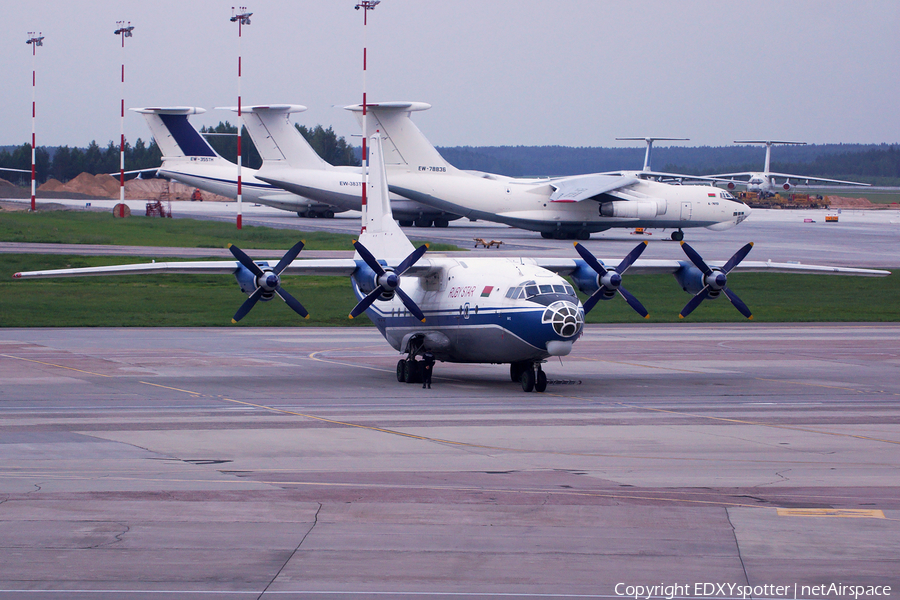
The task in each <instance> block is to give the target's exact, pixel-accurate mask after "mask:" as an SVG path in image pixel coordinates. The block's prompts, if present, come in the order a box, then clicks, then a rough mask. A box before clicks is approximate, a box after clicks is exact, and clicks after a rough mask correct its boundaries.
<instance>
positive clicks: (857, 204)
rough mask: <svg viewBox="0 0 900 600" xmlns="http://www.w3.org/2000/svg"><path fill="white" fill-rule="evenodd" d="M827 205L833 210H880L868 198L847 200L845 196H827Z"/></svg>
mask: <svg viewBox="0 0 900 600" xmlns="http://www.w3.org/2000/svg"><path fill="white" fill-rule="evenodd" d="M825 203H826V204H828V206H830V207H831V208H878V207H877V205H875V204H872V203H871V202H870V201H869V199H868V198H847V197H845V196H825Z"/></svg>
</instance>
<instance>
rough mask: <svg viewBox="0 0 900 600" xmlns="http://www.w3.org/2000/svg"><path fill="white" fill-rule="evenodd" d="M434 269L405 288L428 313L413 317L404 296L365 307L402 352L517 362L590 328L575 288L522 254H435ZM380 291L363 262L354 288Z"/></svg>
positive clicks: (565, 346) (557, 352) (564, 347)
mask: <svg viewBox="0 0 900 600" xmlns="http://www.w3.org/2000/svg"><path fill="white" fill-rule="evenodd" d="M429 262H430V263H431V268H430V271H431V274H430V275H428V276H425V277H404V279H403V285H402V289H403V290H404V291H405V292H406V293H407V294H408V295H409V296H410V297H411V298H412V299H413V300H414V301H415V303H416V304H417V305H418V306H419V308H421V310H422V312H423V313H425V318H426V320H425V322H424V323H422V322H420V321H419V320H418V319H417V318H416V317H414V316H413V315H411V314H410V313H409V311H408V310H407V309H406V307H405V306H404V304H403V303H402V302H401V300H400V298H399V297H396V296H395V297H392V298H390V299H386V300H383V301H376V302H375V303H373V304H372V306H371V307H369V308H368V309H367V311H366V314H367V316H368V317H369V318H370V319H371V320H372V322H373V323H375V326H376V327H378V329H379V331H381V333H382V335H383V336H384V337H385V339H386V340H387V341H388V343H389V344H390V345H391V346H393V347H394V348H395V349H396V350H398V351H400V352H409V351H410V350H413V351H414V349H415V346H417V345H418V347H421V348H423V349H427V350H429V351H431V352H432V353H434V355H435V357H436V358H437V359H438V360H443V361H449V362H486V363H515V362H523V361H540V360H543V359H546V358H548V357H550V356H565V355H567V354H569V352H571V350H572V344H573V343H574V342H575V340H577V339H578V338H579V337H580V335H581V333H582V329H583V325H584V310H583V308H582V306H581V303H580V302H579V300H578V297H577V296H576V295H575V290H574V289H573V288H572V286H571V285H570V284H569V283H568V282H566V281H565V280H564V279H563V278H562V277H560V276H559V275H557V274H555V273H553V272H551V271H548V270H546V269H543V268H541V267H538V266H536V265H534V264H528V263H527V262H525V261H522V260H519V259H512V258H510V259H500V260H498V259H496V258H488V259H484V258H467V259H450V258H442V257H431V260H430V261H429ZM373 289H375V285H374V273H373V272H372V271H371V270H370V269H368V267H366V265H365V263H362V262H361V261H360V267H359V269H358V270H357V272H356V273H355V274H354V275H353V290H354V293H355V294H356V296H357V298H359V299H362V298H363V297H364V296H365V295H366V294H367V293H368V292H370V291H372V290H373Z"/></svg>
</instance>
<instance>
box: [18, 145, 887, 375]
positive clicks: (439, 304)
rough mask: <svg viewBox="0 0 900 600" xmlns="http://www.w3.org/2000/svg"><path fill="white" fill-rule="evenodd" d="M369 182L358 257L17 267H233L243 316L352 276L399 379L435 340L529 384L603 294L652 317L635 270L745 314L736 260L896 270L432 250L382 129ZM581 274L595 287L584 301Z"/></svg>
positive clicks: (462, 359)
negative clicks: (298, 286)
mask: <svg viewBox="0 0 900 600" xmlns="http://www.w3.org/2000/svg"><path fill="white" fill-rule="evenodd" d="M369 147H370V148H371V152H370V161H369V162H370V166H369V177H368V182H367V188H366V189H367V196H368V198H369V201H368V202H367V203H365V204H364V205H363V206H362V208H363V211H362V227H361V231H360V235H359V239H358V240H357V241H355V242H354V247H355V249H356V253H355V255H354V257H353V258H347V259H311V260H298V259H297V256H298V254H299V253H300V251H301V250H302V248H303V243H302V242H299V243H297V244H296V245H295V246H294V247H293V248H291V249H290V250H288V252H287V253H286V254H285V255H284V256H283V257H282V258H281V260H280V261H278V263H277V264H275V265H274V266H272V265H271V264H269V263H268V262H266V261H253V260H251V259H250V258H249V257H248V256H247V255H246V254H245V253H244V252H243V251H241V250H239V249H238V248H237V247H236V246H230V248H231V252H232V254H233V255H234V257H235V260H231V261H211V262H171V263H151V264H139V265H114V266H105V267H89V268H80V269H60V270H52V271H32V272H23V273H16V274H15V275H14V277H15V278H19V279H29V278H39V277H76V276H85V275H112V276H117V277H119V276H124V275H132V274H145V273H191V274H198V273H203V274H210V273H221V274H231V275H234V277H235V278H236V279H237V282H238V285H239V286H240V288H241V290H242V291H243V292H244V293H245V294H247V295H248V296H249V297H248V298H247V300H246V301H245V302H244V303H243V304H242V305H241V307H240V308H239V309H238V311H237V313H235V315H234V317H233V321H235V322H237V321H240V320H241V319H242V318H244V317H245V316H246V315H247V313H248V312H249V311H250V310H251V309H252V308H253V307H254V306H255V305H256V304H257V302H258V301H260V300H262V301H266V300H271V299H272V298H274V297H276V296H277V297H279V298H281V299H282V300H284V301H285V302H286V303H287V304H288V306H290V308H291V309H293V310H294V311H295V312H296V313H297V314H298V315H300V316H302V317H308V316H309V315H308V313H307V311H306V309H305V308H304V307H303V305H302V304H301V303H300V301H299V300H297V299H296V298H295V297H294V296H292V295H291V294H290V293H289V292H287V291H286V290H285V289H284V288H283V287H282V286H281V276H282V275H287V274H291V275H334V276H344V277H350V281H351V285H352V289H353V292H354V294H355V295H356V298H357V299H358V304H357V305H356V307H355V308H354V309H353V310H352V311H351V313H350V317H351V318H353V317H357V316H359V315H360V314H362V313H366V315H367V316H368V317H369V318H370V319H371V320H372V321H373V322H374V324H375V326H376V327H377V328H378V330H379V331H380V332H381V334H382V335H383V336H384V337H385V339H386V340H387V341H388V343H389V344H390V345H391V346H392V347H393V348H394V349H396V350H397V351H398V352H400V353H401V354H402V355H405V357H401V358H400V359H399V361H398V363H397V380H398V381H403V382H415V381H417V380H418V379H419V378H420V377H421V374H422V369H421V365H422V361H419V360H417V357H418V356H421V355H423V354H424V353H425V352H432V353H433V354H434V356H435V358H436V359H437V360H441V361H448V362H458V363H504V364H505V363H508V364H509V365H510V377H511V379H512V380H513V381H516V382H518V383H520V384H521V386H522V389H523V390H524V391H526V392H531V391H534V390H536V391H544V390H546V388H547V375H546V373H545V372H544V371H543V368H542V364H543V363H544V362H546V360H547V359H548V358H550V357H554V356H558V357H562V356H566V355H568V354H569V353H571V352H572V349H573V346H574V344H575V342H576V341H577V340H578V338H579V337H580V336H581V334H582V331H583V328H584V315H585V313H587V312H589V311H590V310H591V309H593V308H594V307H595V306H596V305H597V304H598V302H599V301H601V300H610V299H612V298H614V297H616V296H621V297H623V298H624V299H625V301H626V302H628V304H629V305H630V306H631V307H632V308H633V309H634V310H635V311H637V312H638V314H640V315H642V316H644V317H646V316H647V310H646V309H645V308H644V306H643V305H642V304H641V303H640V301H639V300H638V299H637V298H635V297H634V296H633V295H631V294H630V293H629V292H627V291H626V290H625V288H624V287H622V276H623V275H624V274H625V272H626V271H628V272H629V273H635V274H638V273H672V274H673V275H674V276H675V279H676V280H677V281H678V283H679V285H680V286H681V287H682V288H684V289H685V290H687V291H689V292H691V293H693V294H694V296H693V297H692V298H691V300H690V301H689V302H688V303H687V305H686V306H685V308H684V309H683V310H682V316H687V315H688V314H690V312H691V311H693V310H694V309H695V308H696V307H697V306H698V305H699V304H700V303H701V302H703V301H704V300H706V299H715V298H718V297H719V296H725V297H726V298H728V300H729V301H730V302H731V303H732V304H733V305H734V306H735V307H736V308H737V309H738V310H739V311H740V312H741V313H742V314H743V315H744V316H746V317H748V318H749V317H751V316H752V315H751V313H750V310H749V309H748V308H747V306H746V305H745V304H744V303H743V302H742V301H741V300H740V299H739V298H738V296H737V295H736V294H735V293H734V292H733V291H732V290H731V289H730V288H729V287H728V285H727V279H728V276H729V274H730V272H731V271H738V270H744V271H773V272H793V273H832V274H843V275H867V276H884V275H888V274H889V272H888V271H874V270H866V269H850V268H837V267H816V266H804V265H799V264H776V263H771V262H749V261H744V258H745V257H746V256H747V253H748V252H749V251H750V249H751V247H752V244H747V245H746V246H744V247H743V248H741V249H740V250H738V252H737V253H735V255H734V256H732V257H731V258H730V259H729V260H728V261H727V262H725V263H718V262H706V261H704V259H703V258H701V257H700V255H699V254H698V253H697V252H696V251H695V250H694V249H693V248H691V247H690V246H689V245H688V244H682V247H683V249H684V251H685V253H686V254H687V257H688V260H687V261H684V260H680V261H679V260H642V259H639V256H640V255H641V253H642V252H643V250H644V248H645V247H646V242H641V243H640V244H638V245H637V247H635V249H634V250H632V251H631V252H630V253H629V254H628V255H627V256H625V257H624V258H622V259H618V260H611V261H603V260H598V259H597V258H595V257H594V256H593V254H591V253H590V252H589V251H588V250H587V249H586V248H584V247H583V246H581V245H580V244H578V243H576V244H575V249H576V251H577V253H578V255H579V258H572V259H558V258H497V257H493V258H481V257H471V258H469V257H468V256H466V257H449V256H441V255H427V256H426V252H427V246H426V245H424V244H423V245H421V246H419V247H418V248H414V247H413V245H412V244H411V243H410V241H409V239H407V237H406V236H405V235H404V234H403V231H402V230H401V229H400V227H399V226H398V225H397V223H396V222H395V221H394V219H393V215H392V213H391V204H390V201H389V198H388V183H387V174H386V172H385V165H384V160H383V153H382V139H381V137H380V136H379V135H378V134H377V133H376V134H375V135H373V136H372V137H371V144H370V145H369ZM563 276H569V277H571V279H572V281H574V282H575V285H577V286H578V287H579V288H580V289H581V290H582V291H583V292H584V293H586V294H589V295H590V297H589V298H588V299H587V300H586V301H585V302H584V304H583V305H582V303H581V302H580V300H579V298H578V297H577V296H576V294H575V290H574V288H573V286H572V285H570V284H569V283H568V281H567V280H566V279H564V278H563Z"/></svg>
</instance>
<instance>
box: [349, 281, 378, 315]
mask: <svg viewBox="0 0 900 600" xmlns="http://www.w3.org/2000/svg"><path fill="white" fill-rule="evenodd" d="M382 292H384V288H383V287H381V286H380V285H379V286H378V287H377V288H375V289H374V290H372V291H371V292H370V293H369V295H368V296H366V297H365V298H363V299H362V300H360V301H359V304H357V305H356V306H354V307H353V310H351V311H350V318H351V319H353V318H355V317H358V316H359V315H361V314H362V313H364V312H365V310H366V309H367V308H369V307H370V306H372V303H373V302H375V299H376V298H378V296H380V295H381V293H382Z"/></svg>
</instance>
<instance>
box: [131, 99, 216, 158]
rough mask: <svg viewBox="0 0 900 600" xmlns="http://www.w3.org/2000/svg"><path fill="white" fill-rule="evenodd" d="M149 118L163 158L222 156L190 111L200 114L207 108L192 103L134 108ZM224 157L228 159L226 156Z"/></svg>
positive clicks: (148, 120)
mask: <svg viewBox="0 0 900 600" xmlns="http://www.w3.org/2000/svg"><path fill="white" fill-rule="evenodd" d="M131 110H133V111H135V112H138V113H141V114H142V115H144V118H145V119H146V120H147V125H148V126H149V127H150V133H151V134H152V135H153V139H155V140H156V144H157V145H158V146H159V149H160V151H161V152H162V155H163V159H170V158H187V157H191V156H205V157H210V158H220V159H221V157H220V156H219V155H218V154H216V151H215V150H213V148H212V146H210V145H209V142H207V141H206V140H205V139H204V138H203V136H202V135H200V132H199V131H197V129H196V128H195V127H194V126H193V125H191V123H190V121H188V116H189V115H199V114H203V113H205V112H206V110H205V109H202V108H195V107H192V106H171V107H163V108H132V109H131ZM222 160H224V159H222Z"/></svg>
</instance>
